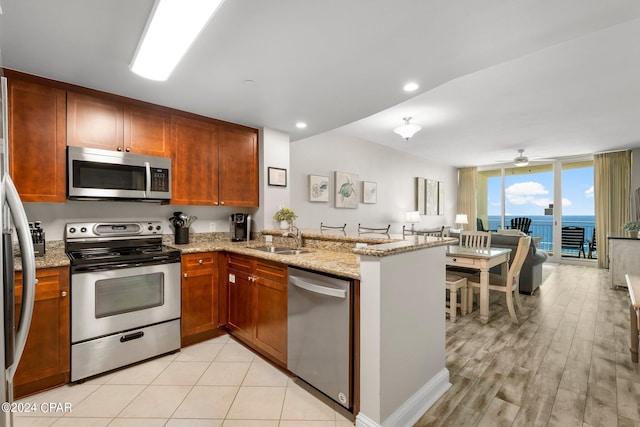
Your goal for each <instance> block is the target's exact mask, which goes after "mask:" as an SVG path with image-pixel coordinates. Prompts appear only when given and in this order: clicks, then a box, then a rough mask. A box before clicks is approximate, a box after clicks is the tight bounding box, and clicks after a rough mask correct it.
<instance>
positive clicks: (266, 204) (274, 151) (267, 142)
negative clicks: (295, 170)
mask: <svg viewBox="0 0 640 427" xmlns="http://www.w3.org/2000/svg"><path fill="white" fill-rule="evenodd" d="M270 167H274V168H280V169H286V170H287V171H288V170H289V135H288V134H286V133H283V132H279V131H276V130H273V129H268V128H263V129H260V209H258V212H257V213H256V218H254V220H255V224H256V225H257V227H258V229H259V230H265V229H273V228H277V225H276V223H275V220H274V219H273V214H274V213H275V212H276V211H277V210H278V209H280V206H288V205H289V193H290V189H291V184H290V177H289V176H287V186H286V187H278V186H269V185H268V179H267V177H268V176H267V174H268V168H270Z"/></svg>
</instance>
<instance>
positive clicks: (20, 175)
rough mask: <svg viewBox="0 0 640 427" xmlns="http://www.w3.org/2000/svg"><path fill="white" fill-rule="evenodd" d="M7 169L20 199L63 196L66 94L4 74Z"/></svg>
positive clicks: (58, 199) (48, 199) (57, 199)
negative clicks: (7, 120)
mask: <svg viewBox="0 0 640 427" xmlns="http://www.w3.org/2000/svg"><path fill="white" fill-rule="evenodd" d="M7 80H8V90H9V95H8V97H9V154H10V155H9V159H10V165H9V170H10V173H11V176H12V178H13V181H14V183H15V185H16V188H17V189H18V193H20V197H21V199H22V201H24V202H64V201H65V199H66V171H67V168H66V164H67V161H66V128H65V120H66V105H65V100H66V93H65V91H64V90H60V89H56V88H51V87H48V86H45V85H40V84H37V83H33V82H27V81H22V80H19V79H15V78H12V77H11V75H10V74H9V75H8V79H7Z"/></svg>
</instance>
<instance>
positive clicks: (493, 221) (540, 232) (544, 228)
mask: <svg viewBox="0 0 640 427" xmlns="http://www.w3.org/2000/svg"><path fill="white" fill-rule="evenodd" d="M517 216H524V215H512V216H505V219H504V223H505V225H506V226H507V227H508V226H509V225H510V224H511V218H516V217H517ZM527 218H531V227H530V228H529V231H530V232H531V235H532V236H538V237H541V238H542V241H541V242H540V244H538V247H539V248H540V249H545V250H553V242H552V241H553V216H551V215H549V216H547V215H528V216H527ZM562 226H563V227H583V228H584V240H585V252H586V250H587V246H586V245H587V242H589V241H591V239H592V238H593V231H594V230H595V227H596V217H595V216H594V215H564V216H563V217H562ZM499 227H500V216H498V215H489V226H488V227H487V224H485V228H488V229H489V230H496V229H498V228H499ZM564 252H567V253H569V254H572V253H571V252H572V251H569V250H567V249H564V250H563V253H564Z"/></svg>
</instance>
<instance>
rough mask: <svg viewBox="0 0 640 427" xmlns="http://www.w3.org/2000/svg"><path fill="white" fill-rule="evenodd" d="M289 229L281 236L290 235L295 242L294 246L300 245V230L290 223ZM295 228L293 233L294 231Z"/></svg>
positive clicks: (298, 246)
mask: <svg viewBox="0 0 640 427" xmlns="http://www.w3.org/2000/svg"><path fill="white" fill-rule="evenodd" d="M289 230H290V231H286V232H284V233H283V234H282V237H291V238H292V239H293V240H294V241H295V242H296V248H301V247H302V231H300V229H299V228H298V227H296V226H295V225H293V224H291V228H290V229H289ZM294 230H295V233H294Z"/></svg>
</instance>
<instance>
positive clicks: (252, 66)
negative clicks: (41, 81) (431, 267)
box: [0, 0, 640, 166]
mask: <svg viewBox="0 0 640 427" xmlns="http://www.w3.org/2000/svg"><path fill="white" fill-rule="evenodd" d="M0 5H1V7H2V10H3V12H4V13H3V15H0V50H1V53H2V65H3V66H5V67H7V68H11V69H15V70H20V71H24V72H27V73H31V74H36V75H41V76H44V77H48V78H52V79H56V80H61V81H65V82H69V83H72V84H76V85H80V86H86V87H90V88H94V89H98V90H103V91H107V92H112V93H116V94H119V95H123V96H127V97H131V98H135V99H141V100H144V101H148V102H152V103H156V104H160V105H166V106H169V107H173V108H177V109H181V110H185V111H190V112H193V113H197V114H201V115H205V116H210V117H215V118H218V119H222V120H227V121H230V122H235V123H241V124H245V125H248V126H253V127H268V128H273V129H277V130H280V131H283V132H286V133H288V134H290V137H291V140H292V141H298V140H303V139H304V138H307V137H310V136H313V135H317V134H321V133H323V132H327V131H331V130H336V131H337V132H343V133H345V134H348V135H351V136H354V137H357V138H362V139H364V140H368V141H371V142H375V143H378V144H383V145H386V146H389V147H393V148H395V149H398V150H403V151H406V152H409V153H413V154H415V155H419V156H423V157H425V158H428V159H433V160H436V161H438V162H441V163H446V164H450V165H454V166H472V165H486V164H494V162H495V161H508V160H509V159H512V158H513V157H515V156H516V155H517V154H518V153H517V149H519V148H523V149H525V155H528V156H532V157H545V158H555V157H563V156H570V155H576V154H588V153H594V152H598V151H606V150H616V149H621V148H629V147H635V146H640V143H639V142H640V126H638V125H637V122H638V118H639V117H640V78H639V76H640V43H638V42H637V41H638V40H640V2H634V1H629V0H624V1H623V0H607V1H606V2H603V1H601V0H563V1H557V0H545V1H542V0H521V1H517V2H514V1H513V0H483V1H478V0H460V1H456V2H451V1H450V0H394V1H390V0H384V1H383V0H347V1H345V0H324V1H322V2H318V1H309V0H307V1H304V0H278V1H274V2H269V1H264V0H226V1H225V3H224V4H223V5H222V6H221V8H220V10H219V11H218V13H217V15H216V16H215V17H214V18H213V19H212V20H211V21H210V23H209V25H208V26H207V27H206V28H205V30H204V31H203V32H202V33H201V35H200V36H199V38H198V39H197V40H196V42H195V43H194V45H193V46H192V47H191V49H190V50H189V51H188V52H187V53H186V55H185V56H184V58H183V60H182V62H181V63H180V64H179V65H178V66H177V68H176V69H175V70H174V72H173V74H172V75H171V76H170V78H169V79H168V80H167V81H165V82H155V81H150V80H145V79H143V78H141V77H139V76H137V75H135V74H133V73H131V72H130V71H129V63H130V62H131V58H132V57H133V54H134V52H135V49H136V47H137V45H138V40H139V38H140V35H141V34H142V31H143V29H144V26H145V24H146V21H147V17H148V15H149V12H150V11H151V9H152V6H153V0H136V1H131V0H109V1H104V0H58V1H55V2H53V1H46V0H0ZM248 81H251V82H248ZM408 81H414V82H416V83H418V84H419V85H420V88H419V89H418V90H417V91H416V92H413V93H407V92H404V91H403V89H402V87H403V85H404V84H405V83H406V82H408ZM405 116H411V117H413V120H412V122H413V123H417V124H419V125H421V126H422V130H421V131H420V132H418V133H417V134H416V135H415V136H414V137H413V138H412V139H411V140H410V141H408V142H406V141H404V140H403V139H402V138H401V137H399V136H398V135H396V134H394V133H393V132H392V130H393V128H394V127H396V126H398V125H400V124H401V123H402V118H403V117H405ZM298 121H304V122H306V123H307V124H308V127H307V128H306V129H297V128H296V127H295V123H296V122H298Z"/></svg>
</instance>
